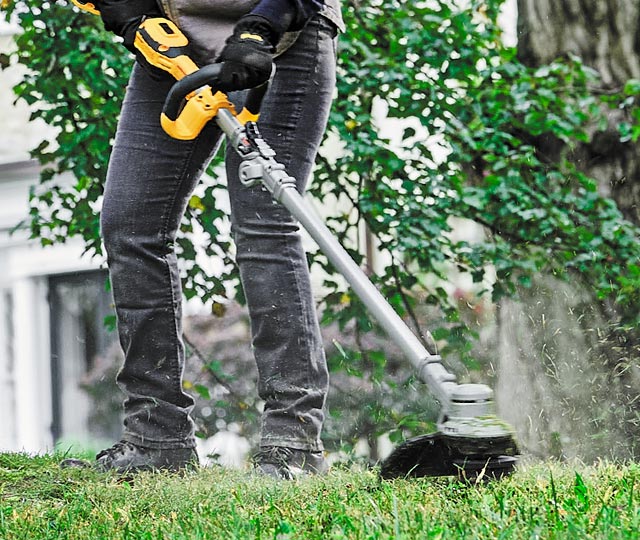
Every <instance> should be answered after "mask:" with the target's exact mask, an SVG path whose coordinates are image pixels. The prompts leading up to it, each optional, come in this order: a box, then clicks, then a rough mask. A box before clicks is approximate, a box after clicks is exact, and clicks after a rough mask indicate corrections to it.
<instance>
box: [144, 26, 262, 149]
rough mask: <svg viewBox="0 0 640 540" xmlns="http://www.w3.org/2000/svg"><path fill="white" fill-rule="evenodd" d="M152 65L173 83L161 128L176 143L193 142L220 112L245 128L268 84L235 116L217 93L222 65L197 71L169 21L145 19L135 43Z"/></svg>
mask: <svg viewBox="0 0 640 540" xmlns="http://www.w3.org/2000/svg"><path fill="white" fill-rule="evenodd" d="M134 44H135V46H136V48H137V49H138V50H139V51H140V52H141V53H142V54H143V56H144V57H145V59H146V60H147V62H149V63H150V64H151V65H153V66H155V67H157V68H160V69H162V70H164V71H167V72H169V73H171V75H173V77H174V78H175V79H176V81H177V82H176V83H175V84H174V85H173V87H172V88H171V90H170V91H169V94H168V95H167V98H166V100H165V103H164V107H163V111H162V116H161V119H160V121H161V124H162V127H163V129H164V130H165V131H166V132H167V133H168V134H169V135H171V137H173V138H175V139H181V140H192V139H195V138H196V137H197V136H198V135H199V134H200V132H201V131H202V129H203V128H204V126H205V125H206V124H207V123H208V122H209V121H210V120H211V119H212V118H214V117H215V116H216V114H218V111H219V110H220V109H221V108H225V109H229V110H230V111H232V112H233V114H234V115H235V116H236V117H237V119H238V121H239V122H241V123H242V124H245V123H246V122H249V121H253V122H255V121H257V120H258V116H259V113H260V105H261V104H262V100H263V98H264V95H265V93H266V91H267V89H268V83H265V84H263V85H261V86H259V87H256V88H253V89H251V90H250V91H249V94H248V96H247V100H246V103H245V106H244V109H243V110H242V112H241V113H240V114H238V115H236V113H235V109H234V107H233V105H232V104H231V102H230V101H229V99H228V98H227V96H226V94H224V93H223V92H220V91H218V90H216V81H217V80H218V77H219V75H220V70H221V69H222V64H210V65H208V66H204V67H203V68H198V66H196V64H195V63H194V62H193V60H191V58H190V57H189V56H188V45H189V40H188V39H187V37H186V36H185V35H184V34H183V33H182V32H181V31H180V30H179V28H178V27H177V26H176V25H175V24H174V23H173V22H171V21H170V20H168V19H164V18H151V19H146V20H145V21H143V22H142V24H141V25H140V28H139V29H138V32H137V33H136V38H135V42H134Z"/></svg>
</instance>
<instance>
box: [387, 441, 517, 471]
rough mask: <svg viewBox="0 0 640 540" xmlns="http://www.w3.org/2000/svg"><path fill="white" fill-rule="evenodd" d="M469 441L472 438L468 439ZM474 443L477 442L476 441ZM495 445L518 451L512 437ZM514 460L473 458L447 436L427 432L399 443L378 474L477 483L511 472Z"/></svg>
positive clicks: (512, 458)
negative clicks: (453, 443) (437, 477)
mask: <svg viewBox="0 0 640 540" xmlns="http://www.w3.org/2000/svg"><path fill="white" fill-rule="evenodd" d="M468 442H469V444H472V441H468ZM476 442H477V441H476ZM498 442H499V444H497V445H496V446H495V449H497V448H503V449H505V450H507V451H509V452H513V453H514V454H515V453H517V447H516V445H515V442H514V441H513V439H511V440H504V441H498ZM516 464H517V459H516V457H514V456H512V455H491V456H484V457H482V456H480V455H475V456H474V457H473V458H472V459H470V458H469V457H468V454H463V453H461V452H460V451H459V449H458V448H456V446H455V445H452V444H451V440H450V437H447V436H445V435H443V434H442V433H439V432H436V433H430V434H428V435H420V436H418V437H413V438H411V439H407V440H406V441H404V442H403V443H402V444H400V445H398V446H397V447H396V448H395V450H394V451H393V452H392V453H391V454H390V455H389V457H387V459H385V460H384V461H383V462H382V464H381V466H380V476H381V477H382V478H383V479H385V480H390V479H393V478H420V477H424V476H456V477H458V478H459V479H460V480H464V481H469V482H479V481H487V480H495V479H499V478H502V477H503V476H507V475H509V474H511V473H512V472H513V471H514V470H515V467H516Z"/></svg>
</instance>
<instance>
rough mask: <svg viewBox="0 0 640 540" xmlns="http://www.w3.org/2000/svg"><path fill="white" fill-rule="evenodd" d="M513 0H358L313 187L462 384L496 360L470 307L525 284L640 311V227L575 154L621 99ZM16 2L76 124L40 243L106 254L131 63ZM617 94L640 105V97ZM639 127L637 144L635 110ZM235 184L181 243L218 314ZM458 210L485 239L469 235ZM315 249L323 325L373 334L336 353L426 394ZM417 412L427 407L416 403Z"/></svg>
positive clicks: (91, 35)
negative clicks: (113, 153)
mask: <svg viewBox="0 0 640 540" xmlns="http://www.w3.org/2000/svg"><path fill="white" fill-rule="evenodd" d="M501 3H502V2H501V1H499V0H493V1H480V0H472V1H470V2H468V3H466V4H465V5H464V6H462V7H461V6H459V5H457V3H455V2H449V1H446V0H439V1H437V2H431V3H424V4H423V3H416V2H409V1H408V0H393V1H391V2H382V1H381V0H351V1H349V2H345V6H344V14H345V18H346V22H347V25H348V33H347V36H346V37H345V38H343V39H342V41H341V48H340V54H339V84H338V99H337V101H336V103H335V106H334V109H333V112H332V116H331V119H330V127H329V130H328V137H331V138H334V139H336V138H337V139H338V140H339V141H340V144H341V146H342V150H341V152H340V153H339V154H338V155H328V154H327V153H326V149H325V152H324V153H322V155H321V157H320V159H319V163H318V169H317V171H316V177H315V181H314V182H313V184H312V187H311V196H313V197H314V198H315V199H316V200H318V201H321V202H322V203H324V204H325V205H326V207H327V208H335V209H337V211H336V213H335V214H333V215H330V216H329V218H328V222H329V225H330V227H331V228H332V229H333V231H334V232H335V234H336V235H337V236H338V237H339V239H340V240H342V241H343V243H344V244H345V245H346V247H347V248H348V249H349V250H350V251H351V253H352V254H353V256H354V258H355V259H356V260H357V261H358V262H360V263H361V264H362V265H363V266H365V267H368V265H369V266H371V265H370V263H371V261H369V260H367V258H366V255H367V253H368V250H367V249H364V246H362V245H360V241H359V239H360V238H361V237H362V235H361V234H360V233H361V232H362V231H363V229H365V228H366V229H367V230H368V231H369V233H370V235H372V237H373V238H374V243H375V246H376V248H377V250H378V251H379V252H380V253H381V254H382V256H381V257H380V261H381V266H382V268H381V269H378V271H377V272H376V273H373V272H372V270H371V268H369V271H370V273H371V277H372V280H373V281H374V282H375V283H376V285H377V286H378V287H379V288H380V289H381V290H382V291H383V292H384V294H385V296H386V297H387V298H388V299H389V300H390V302H391V303H392V304H393V306H394V307H395V308H396V309H397V310H398V311H399V312H400V313H401V314H402V315H403V316H404V317H406V319H407V321H408V322H409V324H410V325H411V326H413V327H414V329H415V331H416V333H417V334H418V335H420V336H423V335H424V334H425V330H426V328H431V329H435V330H434V332H433V333H434V335H435V337H436V339H437V340H438V341H439V343H440V345H441V347H442V352H443V354H444V355H445V357H446V358H447V359H448V360H449V362H450V363H453V365H454V366H455V368H456V371H457V372H458V373H459V375H460V376H461V377H462V378H469V377H472V376H473V375H472V374H470V373H469V371H468V370H469V369H472V368H477V367H480V366H482V365H483V362H484V363H486V361H487V358H486V357H485V358H483V356H482V355H481V354H479V352H478V350H474V347H473V343H474V341H473V340H474V337H475V336H476V335H477V334H478V327H477V326H474V325H476V324H477V323H478V320H477V318H476V319H474V318H473V317H470V316H469V314H468V313H467V312H468V310H467V304H471V305H472V306H475V305H478V304H480V303H481V302H487V301H491V302H496V301H498V300H500V299H501V298H504V297H508V296H513V295H516V294H519V293H520V294H521V293H522V290H525V291H526V290H527V288H528V287H530V286H531V284H532V282H533V279H534V276H536V275H537V274H538V273H539V272H545V273H548V274H552V275H555V276H557V277H558V278H559V279H565V280H579V281H581V282H583V283H584V284H585V286H588V287H590V288H591V289H592V290H593V291H594V294H596V295H597V296H598V297H599V298H602V299H603V300H608V301H609V302H611V303H617V304H618V305H620V306H621V307H623V309H622V310H621V313H623V316H622V318H621V319H620V322H621V324H628V325H632V324H636V323H637V321H638V310H637V307H638V294H637V291H638V290H639V289H638V285H639V284H640V283H639V282H640V271H639V267H638V260H639V257H638V255H640V245H639V244H638V241H637V240H638V228H637V227H636V226H634V225H633V224H632V223H631V222H629V221H627V220H625V219H624V218H623V216H622V214H621V212H620V211H619V209H618V208H617V206H616V205H615V203H614V202H613V201H612V200H611V199H609V198H607V197H605V196H603V195H601V194H599V193H598V191H597V185H596V182H595V181H594V180H593V179H591V178H590V177H588V176H587V175H586V174H584V172H583V171H581V170H580V169H579V168H578V167H576V165H575V163H573V162H572V161H571V160H570V159H569V158H570V157H571V151H572V150H573V149H575V148H577V147H578V146H579V144H580V143H582V142H586V141H589V140H591V138H592V136H593V133H592V132H593V130H592V129H591V122H593V121H594V119H598V118H600V117H601V111H600V108H599V106H600V104H601V102H602V96H601V95H600V94H598V93H594V92H592V90H591V86H592V85H593V84H594V81H596V80H597V75H596V73H595V72H593V70H590V69H588V68H586V67H585V65H584V64H583V63H582V62H581V61H580V60H579V59H578V58H575V57H571V58H567V59H564V60H561V61H552V62H550V63H548V64H545V65H544V66H540V67H528V66H527V65H525V64H523V63H522V62H521V61H519V60H518V58H517V56H516V50H514V49H511V48H508V47H505V46H504V45H503V43H502V40H501V31H500V29H499V27H498V25H497V23H496V19H497V16H498V13H499V9H500V6H501ZM12 6H13V7H12V8H10V12H13V13H14V14H15V15H16V16H18V18H19V20H20V23H21V26H22V27H23V29H24V33H23V34H22V35H20V36H18V37H17V43H18V47H19V49H18V52H17V53H16V54H14V55H13V59H14V61H19V62H22V63H24V64H26V65H27V66H29V68H30V70H31V71H30V74H29V75H28V76H27V77H26V78H25V80H24V82H23V83H21V84H20V85H19V86H18V87H17V89H16V91H17V94H18V96H19V97H20V98H22V99H26V100H28V101H29V102H30V103H32V104H34V105H37V109H36V111H35V112H34V114H35V115H36V116H40V117H43V118H44V119H45V120H47V121H48V122H49V123H50V124H53V125H56V126H58V127H59V128H60V135H59V137H58V146H57V147H51V146H48V145H47V144H46V143H44V144H43V145H42V146H41V147H39V148H38V149H37V150H36V151H35V153H34V155H35V156H36V157H37V158H38V159H40V160H41V161H43V162H44V163H45V164H47V169H46V172H45V174H44V175H43V179H42V183H41V185H40V186H39V187H38V188H37V189H35V190H34V192H33V194H32V199H31V204H32V216H31V217H32V221H31V224H30V225H31V230H32V234H33V236H34V237H37V238H40V239H41V241H42V242H43V243H52V242H57V241H63V240H64V239H65V238H66V237H67V236H69V235H72V234H80V235H82V236H83V237H84V238H85V241H86V243H87V248H88V250H89V251H91V252H94V253H99V252H100V242H99V238H98V230H97V219H96V217H95V211H96V209H97V208H98V207H99V201H100V195H101V182H102V180H103V178H104V171H105V164H106V157H107V154H108V145H109V140H110V138H111V137H112V135H113V127H114V121H115V118H116V116H117V109H118V106H119V102H120V99H121V97H122V91H123V89H124V80H125V78H126V77H125V74H126V72H127V69H128V67H127V66H128V63H129V62H130V58H129V57H128V56H127V55H126V54H125V53H123V52H122V51H121V50H120V49H117V48H116V46H115V45H114V43H113V41H112V39H111V37H110V36H109V35H107V34H104V33H102V32H100V31H99V29H98V28H97V27H96V24H97V22H96V20H95V19H89V18H88V17H87V16H86V15H84V14H78V13H76V12H75V11H70V9H71V8H70V6H69V5H68V4H67V2H65V1H64V0H59V1H57V2H55V3H47V2H44V3H42V2H36V1H35V0H20V1H16V2H15V3H14V4H13V5H12ZM12 10H13V11H12ZM87 59H90V60H87ZM61 89H62V90H61ZM625 90H627V93H629V94H631V93H637V90H638V89H637V88H635V87H634V86H629V87H628V88H626V89H625ZM606 97H607V100H608V101H609V102H612V103H613V102H616V100H618V101H619V102H621V103H623V102H624V99H626V98H627V97H629V96H626V95H624V92H622V95H618V94H615V93H614V94H612V95H608V96H606ZM380 103H383V104H386V106H387V108H388V112H387V117H388V118H391V119H393V120H395V121H397V122H400V123H401V124H402V125H403V126H404V129H403V130H402V131H401V133H399V134H398V136H397V137H394V138H393V140H392V139H391V138H390V135H389V134H388V133H386V132H385V131H384V129H383V127H382V124H381V123H379V122H378V120H377V119H376V117H375V116H374V115H373V114H372V113H373V109H374V107H375V106H376V104H380ZM632 114H635V113H632ZM632 118H637V117H632ZM624 129H626V132H625V133H627V134H628V136H631V137H632V138H633V137H636V138H637V131H638V129H637V123H635V120H634V121H633V122H629V123H628V126H627V127H625V128H624ZM541 137H553V138H555V139H557V140H559V141H561V142H562V143H563V145H564V148H566V151H564V152H562V153H560V154H559V155H558V156H557V159H553V160H550V159H546V157H545V156H544V155H542V154H541V153H540V152H539V150H538V147H537V146H536V144H535V143H536V141H537V140H538V139H540V138H541ZM52 148H53V149H52ZM65 170H69V171H71V172H72V173H73V175H74V176H75V178H76V179H77V182H76V184H75V185H73V186H62V185H60V184H59V183H58V181H57V180H56V178H57V177H56V176H55V174H57V173H60V172H62V171H65ZM221 190H224V179H222V178H220V177H215V178H214V179H212V180H211V181H210V182H207V184H206V186H203V187H202V189H201V191H199V192H198V193H197V194H195V195H194V197H193V198H192V200H191V204H190V206H189V210H188V213H187V216H186V217H185V220H184V223H183V227H182V231H181V236H180V238H179V241H178V250H179V254H180V256H181V259H182V262H183V269H184V273H183V278H184V279H183V283H184V290H185V294H186V295H187V296H190V297H192V296H198V297H200V298H201V299H202V300H203V302H205V303H208V304H209V305H210V306H211V307H212V309H213V310H214V311H218V312H221V311H224V308H223V306H224V304H225V303H226V302H228V298H229V296H230V293H229V291H230V290H232V291H233V292H232V293H231V296H236V297H238V298H239V299H240V300H242V291H241V289H240V288H239V287H238V286H237V285H238V281H237V273H236V272H235V265H234V262H233V260H232V259H231V258H230V257H229V247H230V246H229V242H228V240H227V239H226V237H225V236H224V235H223V234H221V233H222V231H224V229H225V219H226V218H225V215H224V212H222V211H221V210H220V208H219V207H217V206H216V200H218V199H219V197H218V195H219V193H220V191H221ZM454 220H458V221H459V220H464V221H465V222H466V223H473V224H474V225H475V226H476V227H482V228H483V230H484V231H486V232H485V234H484V235H483V236H481V237H479V238H476V239H467V238H461V237H459V236H457V235H456V234H454V231H453V221H454ZM195 230H198V231H201V232H202V234H203V235H204V240H203V242H202V243H203V245H204V246H205V248H204V252H205V254H206V255H207V256H217V257H220V258H221V259H222V260H223V262H224V264H223V267H222V268H223V269H222V270H221V271H219V272H217V273H216V272H212V271H210V270H209V271H208V270H206V269H205V268H203V266H202V265H200V264H199V261H200V259H197V258H196V252H197V248H196V246H194V244H193V238H194V236H193V234H192V233H193V232H194V231H195ZM310 260H311V262H312V265H313V268H314V269H315V270H318V269H322V270H323V271H324V272H325V274H324V275H325V276H326V277H325V279H324V291H325V293H326V294H325V295H324V297H323V299H322V301H321V307H322V312H323V322H324V323H325V324H331V323H334V324H337V325H338V328H339V329H340V330H344V329H346V328H350V329H351V331H352V332H353V333H354V335H355V338H354V344H355V346H353V345H352V346H350V347H342V346H341V348H340V349H339V350H338V352H337V354H338V355H339V356H336V357H334V358H333V359H332V367H333V369H334V373H335V372H336V371H340V370H351V372H352V373H356V374H358V376H359V377H360V378H362V379H363V380H364V381H366V382H367V383H371V385H374V386H375V385H378V384H381V381H384V382H385V384H389V385H391V387H398V388H400V387H401V385H402V384H405V383H406V384H408V385H410V384H411V379H410V375H409V371H405V372H403V373H404V375H403V374H402V373H400V375H401V376H399V377H396V378H395V379H390V378H388V377H387V372H388V371H390V369H389V368H390V367H391V362H390V361H389V358H387V356H388V355H386V356H385V355H384V354H380V352H379V350H377V346H376V345H373V349H369V348H367V347H366V343H367V340H366V339H365V337H366V335H367V334H368V333H370V332H381V329H379V328H377V326H376V325H375V324H374V323H373V322H372V321H371V320H370V319H369V317H368V315H367V314H366V311H365V309H364V307H363V306H362V304H361V303H360V302H359V301H358V299H357V298H356V297H355V296H354V294H353V293H352V292H351V291H350V290H349V289H348V288H346V287H345V285H344V283H343V282H342V280H340V279H339V277H338V276H337V275H336V272H335V269H334V268H332V267H331V265H330V264H329V263H328V262H327V260H326V258H325V257H324V256H323V255H322V254H320V253H317V252H313V253H311V254H310ZM610 261H615V265H612V264H610ZM454 271H455V272H459V273H461V274H462V275H465V276H467V277H468V278H469V281H470V282H472V283H473V286H472V287H470V290H469V291H464V294H462V295H459V296H458V297H456V296H455V295H452V294H451V291H450V290H448V284H449V282H450V281H451V274H452V272H454ZM230 285H234V286H235V287H230ZM460 299H463V300H464V301H463V302H460ZM340 357H341V358H342V360H340ZM488 359H489V360H491V359H492V356H491V355H489V356H488ZM400 363H401V362H400ZM397 374H398V372H396V375H397ZM398 395H399V396H401V395H402V391H401V390H400V391H399V392H398ZM399 399H402V398H401V397H400V398H399ZM392 409H393V404H391V405H385V406H384V409H383V410H384V411H386V412H387V413H388V412H389V411H390V410H392ZM371 411H372V412H371V415H370V420H371V421H367V422H362V423H361V424H360V426H362V425H363V424H366V425H367V426H368V427H367V429H368V430H369V433H367V434H366V435H367V437H368V438H369V439H371V440H373V438H374V435H375V434H376V433H377V432H378V431H388V430H389V429H390V427H392V426H389V425H388V424H387V425H384V426H381V427H380V428H378V427H377V426H378V424H377V422H376V421H375V420H376V418H377V417H381V416H384V414H383V413H381V411H380V409H379V408H376V407H372V408H371ZM402 412H403V418H405V419H410V418H411V415H410V414H409V412H410V411H407V410H405V409H404V408H402ZM421 413H422V411H420V410H416V411H415V414H414V415H413V418H414V419H415V420H416V421H415V422H414V423H413V425H415V426H419V427H424V420H425V419H426V420H433V418H432V417H429V418H424V415H422V414H421ZM388 416H390V417H391V418H395V417H394V416H393V415H389V414H388ZM411 425H412V422H411V421H409V420H406V422H405V425H402V426H400V428H399V429H397V430H395V436H398V437H400V436H403V435H405V434H406V433H408V432H411V428H410V426H411ZM406 426H409V427H408V428H406V429H405V427H406Z"/></svg>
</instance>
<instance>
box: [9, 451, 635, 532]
mask: <svg viewBox="0 0 640 540" xmlns="http://www.w3.org/2000/svg"><path fill="white" fill-rule="evenodd" d="M59 459H60V457H55V456H54V457H51V456H43V457H35V458H30V457H27V456H24V455H19V454H0V539H2V540H13V539H16V540H17V539H19V540H25V539H31V538H33V539H38V540H40V539H66V538H73V539H84V538H86V539H99V538H105V539H110V540H111V539H119V538H131V539H156V538H157V539H166V538H172V539H173V538H175V539H183V538H193V539H196V538H198V539H200V538H202V539H205V538H206V539H229V538H249V539H269V540H271V539H274V540H275V539H278V540H285V539H305V540H306V539H320V538H322V539H325V538H327V539H328V538H335V539H338V538H349V539H352V538H353V539H378V538H404V539H413V538H430V539H431V538H433V539H436V538H442V539H457V538H469V539H471V538H473V539H475V538H523V539H524V538H526V539H537V538H567V539H578V538H606V539H609V538H611V539H613V538H624V539H638V538H640V505H639V504H638V500H639V499H640V494H639V493H638V492H639V491H640V465H638V464H629V465H624V466H618V465H612V464H602V465H599V466H596V467H586V466H567V465H560V464H555V463H545V464H542V465H535V466H533V465H532V466H522V467H521V469H520V470H519V471H518V472H517V473H516V474H514V475H513V476H511V477H510V478H508V479H505V480H502V481H500V482H495V483H492V484H489V485H477V486H475V485H466V484H462V483H459V482H457V481H454V480H453V479H422V480H396V481H392V482H388V481H380V480H379V478H378V477H377V476H376V474H375V473H374V472H369V471H358V470H354V469H351V470H347V469H335V468H334V470H333V471H332V472H331V473H330V474H329V475H328V476H326V477H324V478H311V479H305V480H302V481H298V482H276V481H271V480H268V479H264V478H259V477H256V476H255V475H252V474H248V473H246V472H239V471H227V470H223V469H220V468H217V467H216V468H208V469H203V470H200V471H198V472H191V473H187V474H186V475H184V476H176V475H173V476H171V475H164V474H141V475H138V476H136V477H135V479H134V480H133V481H130V482H126V481H121V480H119V479H118V478H117V477H114V476H109V475H101V474H98V473H94V472H92V471H86V470H84V471H83V470H67V469H63V470H61V469H59V468H58V465H57V463H58V461H59Z"/></svg>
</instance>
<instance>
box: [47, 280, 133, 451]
mask: <svg viewBox="0 0 640 540" xmlns="http://www.w3.org/2000/svg"><path fill="white" fill-rule="evenodd" d="M106 283H107V273H106V271H91V272H81V273H74V274H63V275H56V276H51V277H50V278H49V305H50V320H51V375H52V386H53V388H52V389H53V392H52V397H53V403H52V407H53V424H52V433H53V439H54V441H55V442H56V443H63V444H65V445H66V444H79V445H80V446H85V447H89V448H93V447H94V446H97V445H100V444H102V443H103V442H104V441H107V440H111V439H113V438H117V437H118V436H119V433H120V425H121V424H120V402H121V401H122V395H121V393H120V391H119V390H118V388H117V386H116V384H115V372H116V370H117V369H118V365H119V358H118V357H119V354H120V352H119V347H118V345H117V343H116V342H117V337H116V333H115V332H114V331H112V330H109V328H108V327H107V325H106V324H105V321H106V320H107V318H108V317H113V301H112V298H111V294H110V292H108V291H107V288H106Z"/></svg>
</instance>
